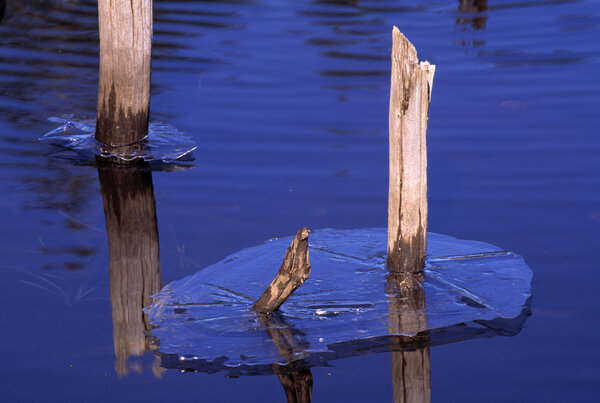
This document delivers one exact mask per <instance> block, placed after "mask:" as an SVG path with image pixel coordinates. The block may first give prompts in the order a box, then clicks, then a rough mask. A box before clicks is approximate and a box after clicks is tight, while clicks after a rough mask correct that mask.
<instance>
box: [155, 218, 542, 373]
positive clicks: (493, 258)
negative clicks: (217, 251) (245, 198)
mask: <svg viewBox="0 0 600 403" xmlns="http://www.w3.org/2000/svg"><path fill="white" fill-rule="evenodd" d="M291 240H292V237H288V238H281V239H274V240H270V241H267V242H266V243H264V244H262V245H259V246H256V247H252V248H248V249H244V250H242V251H239V252H237V253H234V254H233V255H231V256H229V257H227V258H225V259H224V260H222V261H221V262H219V263H216V264H214V265H212V266H209V267H207V268H205V269H203V270H200V271H199V272H198V273H196V274H194V275H192V276H189V277H186V278H184V279H181V280H178V281H174V282H172V283H170V284H169V285H167V286H166V287H165V288H164V289H163V290H162V291H161V292H160V293H159V294H158V295H157V296H156V299H155V302H154V303H153V304H152V305H151V306H150V307H148V308H147V312H148V313H149V317H150V320H151V322H152V323H153V324H154V325H155V326H156V328H155V329H153V330H152V334H153V335H154V336H155V337H156V338H157V339H158V340H159V344H160V348H159V353H161V354H163V355H174V356H177V357H179V360H181V361H186V360H191V361H194V360H199V359H200V360H202V361H203V362H218V363H219V365H222V366H224V367H235V366H239V365H250V366H252V365H263V364H270V363H280V364H286V363H287V362H288V361H290V358H289V357H288V358H283V357H281V356H280V354H279V353H278V350H277V348H276V346H275V344H274V343H273V341H272V340H271V338H270V337H269V336H268V334H267V332H266V331H265V328H264V326H263V324H262V323H261V321H260V320H259V319H258V317H257V315H256V314H255V313H254V312H253V311H252V309H251V308H252V305H253V303H254V301H256V300H257V299H258V298H259V297H260V295H261V294H262V292H263V291H264V289H265V288H266V286H267V285H268V284H269V283H270V281H271V280H272V278H273V277H274V276H275V274H276V272H277V270H278V269H279V266H280V265H281V260H282V259H283V255H284V253H285V250H286V248H287V247H288V246H289V244H290V242H291ZM386 247H387V231H386V229H384V228H373V229H359V230H333V229H321V230H315V231H312V232H311V235H310V237H309V251H310V261H311V266H312V270H311V274H310V276H309V277H308V279H307V280H306V282H305V283H304V284H303V285H302V286H301V287H300V288H299V289H298V290H296V292H295V293H294V294H293V295H292V296H291V297H290V299H289V300H288V301H287V302H285V303H284V304H283V305H282V307H281V308H280V311H281V314H282V316H283V318H284V321H285V324H284V326H285V327H287V328H289V329H292V331H293V333H294V338H295V339H297V341H298V342H299V343H300V344H302V348H300V349H296V350H295V351H294V357H293V359H294V360H295V359H299V358H304V357H308V356H310V355H312V354H315V353H316V354H319V353H326V352H328V351H331V350H330V349H332V348H334V345H337V343H344V342H352V341H356V340H362V339H372V338H377V337H383V336H389V335H390V333H389V328H388V318H389V317H390V315H391V314H396V315H402V314H403V313H402V312H394V304H391V303H390V298H391V296H390V295H388V294H386V290H387V286H386V277H387V275H388V274H389V271H388V269H387V268H386V265H385V257H386ZM531 277H532V272H531V270H530V269H529V267H528V266H527V265H526V264H525V261H524V260H523V258H522V257H520V256H518V255H516V254H514V253H511V252H506V251H503V250H501V249H499V248H497V247H495V246H492V245H490V244H486V243H482V242H475V241H464V240H457V239H455V238H453V237H450V236H446V235H439V234H434V233H429V234H428V242H427V259H426V267H425V280H424V282H423V287H424V290H425V309H424V311H421V312H417V313H415V315H417V316H420V319H419V320H418V323H420V325H419V327H418V328H417V329H414V328H413V329H411V330H409V331H402V329H400V330H399V332H398V333H393V334H398V335H406V336H413V335H414V334H415V333H417V332H422V331H426V330H433V329H441V328H446V327H450V326H453V325H457V324H461V323H468V322H474V321H491V320H495V319H502V318H504V319H513V318H516V317H518V316H519V315H520V314H521V313H522V311H523V310H524V306H525V305H526V303H527V300H528V298H529V297H530V295H531V294H530V282H531ZM477 323H479V322H477ZM278 326H282V325H278Z"/></svg>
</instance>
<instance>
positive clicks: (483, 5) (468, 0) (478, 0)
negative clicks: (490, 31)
mask: <svg viewBox="0 0 600 403" xmlns="http://www.w3.org/2000/svg"><path fill="white" fill-rule="evenodd" d="M487 9H488V5H487V0H458V11H460V12H461V13H481V12H483V11H486V10H487ZM487 19H488V17H487V15H480V14H479V15H471V16H464V15H462V16H459V17H458V18H457V19H456V25H465V24H471V26H472V27H473V29H476V30H479V29H483V28H485V23H486V21H487Z"/></svg>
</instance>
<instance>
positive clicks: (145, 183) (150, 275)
mask: <svg viewBox="0 0 600 403" xmlns="http://www.w3.org/2000/svg"><path fill="white" fill-rule="evenodd" d="M98 177H99V179H100V188H101V191H102V200H103V204H104V214H105V220H106V233H107V236H108V253H109V275H110V301H111V305H112V319H113V341H114V349H115V356H116V362H115V370H116V372H117V374H118V375H119V376H122V375H126V374H128V373H129V372H130V371H131V370H135V371H137V372H141V371H142V370H143V369H144V368H143V364H142V363H141V362H130V360H129V359H130V357H132V356H142V355H143V354H144V353H146V352H147V351H149V350H151V341H150V338H149V332H147V331H148V330H149V329H150V327H151V325H150V322H149V320H148V317H147V315H146V314H145V313H144V312H143V311H142V308H144V307H145V306H148V305H150V303H151V302H152V295H154V294H155V293H157V292H158V291H160V289H161V288H162V279H161V270H160V255H159V244H158V227H157V222H156V207H155V201H154V190H153V186H152V174H151V173H150V171H149V170H146V169H144V166H143V165H142V164H127V165H118V164H108V163H106V162H102V161H99V162H98ZM152 371H153V372H154V374H155V375H156V376H159V375H160V374H161V371H162V370H161V368H160V362H159V361H158V360H157V359H155V360H154V362H153V364H152Z"/></svg>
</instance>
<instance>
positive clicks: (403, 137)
mask: <svg viewBox="0 0 600 403" xmlns="http://www.w3.org/2000/svg"><path fill="white" fill-rule="evenodd" d="M434 72H435V66H433V65H430V64H429V63H427V62H422V63H419V61H418V59H417V51H416V50H415V47H414V46H413V45H412V44H411V43H410V42H409V41H408V40H407V39H406V38H405V37H404V35H402V33H401V32H400V31H399V30H398V28H396V27H394V30H393V48H392V74H391V76H392V77H391V89H390V115H389V142H390V144H389V146H390V161H389V162H390V177H389V198H388V255H387V265H388V268H389V269H390V270H391V271H395V272H418V271H420V270H422V268H423V264H424V260H425V251H426V243H427V149H426V144H425V137H426V132H427V115H428V109H429V100H430V96H431V86H432V84H433V75H434Z"/></svg>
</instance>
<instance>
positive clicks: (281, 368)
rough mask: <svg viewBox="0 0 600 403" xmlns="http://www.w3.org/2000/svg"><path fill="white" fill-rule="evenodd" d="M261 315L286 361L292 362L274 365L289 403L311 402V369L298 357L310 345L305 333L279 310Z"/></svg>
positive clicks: (273, 367)
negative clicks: (300, 361) (291, 323)
mask: <svg viewBox="0 0 600 403" xmlns="http://www.w3.org/2000/svg"><path fill="white" fill-rule="evenodd" d="M259 317H260V320H261V322H262V324H263V326H265V329H266V331H267V334H268V335H269V337H270V338H271V340H273V343H274V344H275V347H276V348H277V351H278V352H279V355H280V356H281V357H283V358H285V359H286V361H289V362H292V363H291V364H288V365H278V364H273V365H272V369H273V372H274V373H275V374H276V375H277V377H278V378H279V381H280V382H281V385H282V386H283V389H284V391H285V395H286V397H287V401H288V403H310V401H311V400H312V385H313V376H312V373H311V372H310V369H308V368H303V367H302V366H301V364H298V361H297V359H296V357H297V356H298V355H299V354H301V353H302V352H304V350H306V348H307V347H308V344H306V342H304V340H303V337H304V334H303V333H302V332H301V331H299V330H298V329H296V328H295V327H293V326H292V325H290V324H289V323H287V322H286V320H285V319H284V318H283V316H282V315H281V314H280V313H279V312H272V313H270V314H259Z"/></svg>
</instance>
